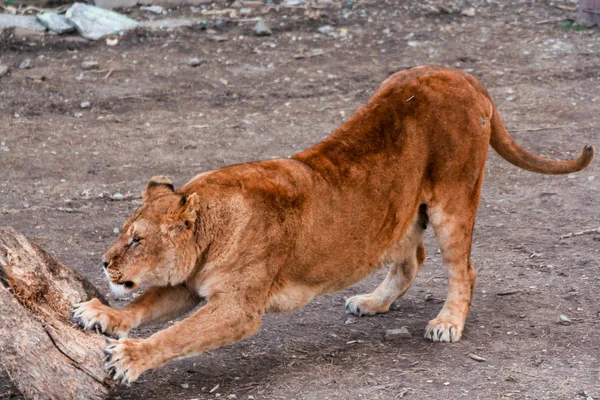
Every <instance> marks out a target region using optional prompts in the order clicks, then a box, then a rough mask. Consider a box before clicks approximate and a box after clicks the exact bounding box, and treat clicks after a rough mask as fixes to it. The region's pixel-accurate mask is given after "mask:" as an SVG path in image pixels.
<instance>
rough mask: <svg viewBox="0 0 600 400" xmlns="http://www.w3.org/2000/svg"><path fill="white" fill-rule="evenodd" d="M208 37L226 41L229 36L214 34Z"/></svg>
mask: <svg viewBox="0 0 600 400" xmlns="http://www.w3.org/2000/svg"><path fill="white" fill-rule="evenodd" d="M208 39H209V40H212V41H213V42H224V41H226V40H227V39H229V38H228V37H227V36H225V35H214V36H209V37H208Z"/></svg>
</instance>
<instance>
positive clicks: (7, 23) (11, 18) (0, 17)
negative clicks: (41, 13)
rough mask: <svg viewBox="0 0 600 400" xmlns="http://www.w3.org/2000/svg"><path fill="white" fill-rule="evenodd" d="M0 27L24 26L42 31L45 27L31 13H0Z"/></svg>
mask: <svg viewBox="0 0 600 400" xmlns="http://www.w3.org/2000/svg"><path fill="white" fill-rule="evenodd" d="M0 28H25V29H29V30H32V31H38V32H44V31H46V27H45V26H44V25H42V24H40V23H39V21H38V20H37V18H36V17H34V16H33V15H10V14H0Z"/></svg>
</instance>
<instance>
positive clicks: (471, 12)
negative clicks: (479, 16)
mask: <svg viewBox="0 0 600 400" xmlns="http://www.w3.org/2000/svg"><path fill="white" fill-rule="evenodd" d="M460 13H461V14H462V15H465V16H467V17H474V16H475V8H473V7H469V8H465V9H464V10H462V11H461V12H460Z"/></svg>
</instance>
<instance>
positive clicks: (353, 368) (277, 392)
mask: <svg viewBox="0 0 600 400" xmlns="http://www.w3.org/2000/svg"><path fill="white" fill-rule="evenodd" d="M274 3H278V2H274ZM446 3H447V4H448V3H449V2H448V1H446ZM455 3H456V4H459V6H460V7H458V10H459V11H458V12H451V13H447V12H437V11H436V10H433V9H431V8H430V6H431V5H432V4H434V3H433V2H427V1H423V2H417V1H411V2H408V1H403V2H400V1H391V0H388V1H383V0H370V1H347V2H346V1H344V2H343V3H340V2H337V4H336V5H335V6H334V7H332V8H329V9H324V10H321V16H320V18H319V19H311V18H308V17H307V16H306V15H305V13H304V9H303V8H285V7H280V8H279V9H275V8H274V9H272V10H271V11H269V12H268V13H266V14H265V15H263V17H264V18H265V20H266V22H267V24H268V25H269V26H270V27H271V29H272V30H273V35H272V36H265V37H256V36H254V35H253V34H252V26H253V23H251V22H239V21H237V20H231V19H229V18H228V17H227V18H223V19H222V20H218V19H216V18H214V17H206V23H200V24H197V25H194V26H193V27H188V28H183V29H179V30H175V31H173V32H165V31H159V32H142V31H140V32H134V33H130V34H127V35H125V36H124V37H122V38H120V40H119V43H118V44H117V45H116V46H114V47H111V46H107V45H106V43H105V42H104V41H99V42H97V43H88V42H85V41H82V40H79V39H77V38H75V37H48V36H47V37H44V38H25V39H23V38H21V37H14V35H12V36H11V32H10V31H4V32H2V33H0V63H1V64H5V65H8V66H10V67H11V72H10V73H9V74H8V75H7V76H4V77H1V78H0V142H1V143H0V177H1V179H0V226H11V227H13V228H15V229H16V230H18V231H20V232H23V233H25V234H26V235H28V236H29V237H30V238H31V239H33V240H35V241H36V242H38V243H39V244H40V245H41V246H42V247H44V248H46V249H47V250H49V251H50V252H51V253H52V254H53V255H54V256H55V257H57V258H58V259H60V260H61V261H63V262H64V263H65V264H67V265H70V266H72V267H74V268H76V269H77V270H78V271H80V272H81V273H83V274H84V275H85V276H87V277H88V278H89V279H90V280H91V281H92V282H93V283H94V284H95V285H97V286H98V287H99V288H101V290H102V291H103V292H104V293H105V294H106V295H107V296H108V298H109V299H111V301H112V302H113V304H115V305H117V306H122V305H124V304H126V301H127V299H116V298H114V296H111V294H110V293H109V292H108V288H107V285H106V283H105V282H104V280H103V277H102V274H101V268H100V266H99V261H100V257H101V254H102V253H103V251H104V250H105V249H107V248H108V246H109V245H110V244H111V243H112V242H113V241H114V240H115V238H116V233H115V232H116V230H118V228H119V227H120V226H121V224H122V223H123V222H124V220H125V218H126V217H127V216H128V215H129V214H130V213H131V212H132V211H133V210H134V209H135V208H136V207H137V206H138V205H139V204H140V199H139V194H140V193H141V191H142V189H143V187H144V185H145V182H146V181H147V180H148V179H149V178H150V177H151V176H153V175H168V176H170V177H171V178H172V179H173V181H174V182H175V183H176V186H180V185H182V184H184V183H185V182H186V181H187V180H188V179H191V178H192V177H193V176H194V175H196V174H198V173H200V172H202V171H206V170H211V169H215V168H220V167H223V166H225V165H229V164H233V163H239V162H244V161H250V160H260V159H269V158H276V157H287V156H289V155H291V154H294V153H296V152H298V151H300V150H301V149H304V148H306V147H308V146H310V145H312V144H314V143H316V142H317V141H319V140H321V139H322V138H323V137H324V136H326V135H327V134H328V133H329V132H331V131H332V130H333V129H334V128H335V127H336V126H337V125H339V124H340V123H341V122H342V121H343V120H344V119H345V118H347V117H348V116H350V115H351V114H352V113H353V112H354V110H356V109H357V108H358V107H359V106H360V105H362V104H363V103H365V101H366V100H367V99H368V97H369V96H370V95H371V94H372V93H373V92H374V90H375V89H376V88H377V86H378V84H379V83H380V82H381V81H383V80H384V79H385V78H386V77H387V76H389V75H390V74H391V73H393V72H395V71H398V70H401V69H404V68H407V67H409V66H416V65H421V64H438V65H444V66H452V67H456V68H461V69H464V70H466V71H468V72H471V73H472V74H474V75H475V76H476V77H478V78H479V79H480V80H481V81H482V82H483V83H484V84H485V85H486V86H487V87H488V88H489V90H490V93H491V94H492V97H493V98H494V99H495V102H496V104H497V105H498V107H499V110H500V112H501V115H502V117H503V119H504V121H505V124H506V125H507V127H509V128H510V131H511V132H512V135H513V136H514V137H515V138H516V140H518V141H519V143H521V144H522V145H524V146H525V147H526V148H527V149H529V150H531V151H533V152H535V153H538V154H542V155H545V156H549V157H553V158H571V157H574V156H576V155H578V154H579V151H580V149H581V147H582V146H583V145H584V144H586V143H590V144H594V145H596V149H600V109H599V106H600V92H599V90H598V89H599V88H600V34H599V32H600V30H599V29H598V28H596V29H591V30H582V31H579V30H577V29H573V28H576V27H572V26H570V25H569V24H568V23H561V22H559V21H561V20H564V19H568V18H573V17H574V16H575V13H574V12H572V11H569V7H573V6H574V4H573V2H560V1H558V0H557V1H554V2H549V1H475V2H471V5H474V6H475V9H476V14H475V16H472V17H469V16H465V15H462V14H461V13H460V8H461V7H465V6H468V4H466V3H458V2H455ZM452 4H453V3H451V4H450V5H452ZM220 7H223V6H220ZM194 11H197V10H194V9H191V8H189V7H186V8H180V9H175V10H171V11H170V12H169V15H168V17H177V16H185V17H189V16H194V15H197V16H198V17H199V18H201V14H200V12H199V11H197V12H196V13H194ZM449 11H452V9H450V10H449ZM254 13H255V14H256V13H257V11H254ZM133 15H134V16H135V17H137V18H140V19H145V18H148V15H147V14H144V13H141V12H140V11H137V10H136V11H135V12H133ZM153 18H154V17H153ZM326 25H329V26H331V27H332V28H331V30H330V31H329V32H327V29H328V28H325V29H322V30H323V31H324V33H320V31H319V28H320V27H323V26H326ZM17 36H18V35H17ZM219 36H226V37H227V40H226V41H218V40H215V39H219V38H218V37H219ZM215 37H216V38H215ZM315 50H322V54H321V55H315V54H319V52H318V51H315ZM298 54H304V55H315V56H314V57H309V58H306V57H305V58H294V55H298ZM191 57H198V58H200V61H201V63H200V65H198V66H196V67H192V66H190V65H188V64H187V61H188V60H189V59H190V58H191ZM26 58H29V59H31V63H32V66H33V67H32V68H31V69H26V70H20V69H19V68H18V65H19V64H20V63H21V62H22V61H23V60H24V59H26ZM84 60H94V61H97V62H98V63H99V66H100V70H99V71H98V70H96V71H84V70H83V69H82V68H81V63H82V62H83V61H84ZM110 71H112V72H110ZM109 72H110V73H109ZM86 101H89V102H90V103H91V108H86V109H81V107H80V103H81V102H86ZM79 113H80V114H79ZM486 175H487V176H486V182H485V184H484V190H483V197H482V200H481V204H480V208H479V215H478V220H477V223H476V230H475V239H474V245H473V259H474V264H475V266H476V269H477V271H478V281H477V287H476V290H475V297H474V300H473V306H472V309H471V312H470V315H469V318H468V320H467V325H466V331H465V333H464V336H463V338H462V340H461V341H460V342H459V343H456V344H441V343H432V342H429V341H427V340H425V339H423V338H422V334H423V332H424V328H425V325H426V323H427V321H428V320H429V319H431V318H433V317H434V316H435V315H436V313H437V312H438V310H439V309H440V308H441V302H442V301H443V300H442V299H444V298H445V295H446V290H447V279H446V273H445V271H444V268H443V266H442V265H441V260H440V255H439V254H438V252H437V247H436V245H435V241H434V239H433V237H432V236H431V232H429V237H428V239H427V251H428V259H427V261H426V263H425V266H424V268H423V270H422V272H421V274H420V276H419V277H418V279H417V281H416V282H415V284H414V285H413V287H412V288H411V289H410V290H409V292H408V293H407V294H406V296H405V297H404V298H402V299H400V300H398V301H397V302H396V303H395V304H394V306H393V307H392V311H390V312H389V313H388V314H385V315H378V316H375V317H363V318H350V319H348V318H347V316H346V315H345V314H344V297H345V296H350V295H353V294H358V293H364V292H368V291H371V290H372V289H373V288H374V287H375V286H376V285H377V284H378V283H379V282H380V281H381V280H382V279H383V277H384V275H385V271H379V272H377V273H375V274H374V275H373V276H371V277H370V278H368V279H366V280H365V281H363V282H362V283H360V284H358V285H356V286H354V287H352V288H349V289H347V290H345V291H342V292H338V293H333V294H330V295H327V296H323V297H321V298H318V299H316V300H315V301H313V302H312V303H311V304H309V305H307V306H306V307H304V308H303V309H301V310H298V311H296V312H292V313H288V314H270V315H267V316H266V317H265V319H264V324H263V327H262V328H261V330H260V332H259V333H258V334H257V335H255V336H253V337H252V338H249V339H247V340H244V341H242V342H239V343H236V344H233V345H230V346H227V347H224V348H221V349H218V350H215V351H210V352H206V353H204V354H202V355H200V356H198V357H195V358H191V359H187V360H182V361H175V362H171V363H170V364H168V365H167V366H165V367H162V368H159V369H157V370H154V371H151V372H148V373H146V374H144V375H143V376H142V377H141V379H140V380H139V381H137V382H136V383H134V384H133V385H131V386H130V387H121V388H119V389H118V390H117V391H116V392H115V393H114V394H113V395H112V398H113V399H212V398H218V397H220V398H228V399H229V398H231V399H234V398H237V399H252V398H253V399H358V398H363V399H396V398H410V399H454V398H466V399H499V398H511V399H512V398H514V399H578V398H582V399H583V398H586V397H587V398H588V399H589V398H593V399H599V398H600V334H599V333H598V332H599V331H600V303H599V299H600V273H599V271H600V253H599V250H600V235H599V234H586V235H582V236H576V237H571V238H567V239H560V236H561V235H565V234H568V233H569V232H577V231H582V230H585V229H593V228H598V227H599V226H600V206H599V201H598V199H599V198H600V161H598V160H596V162H595V163H593V165H592V166H591V167H590V168H588V169H587V170H585V171H583V172H580V173H577V174H573V175H569V176H542V175H536V174H532V173H528V172H525V171H521V170H519V169H517V168H515V167H513V166H511V165H509V164H508V163H507V162H506V161H504V160H503V159H501V158H500V157H499V156H498V155H497V154H496V153H494V152H493V150H490V155H489V159H488V163H487V167H486ZM560 314H564V315H566V316H568V317H569V318H570V319H571V320H572V324H571V325H568V326H563V325H560V324H559V323H558V318H559V315H560ZM401 326H406V327H407V328H408V330H409V331H410V332H411V333H412V335H413V336H412V338H408V339H402V340H399V341H385V340H384V334H385V331H386V329H392V328H399V327H401ZM155 329H157V328H152V329H140V330H137V331H136V332H135V335H136V336H142V337H143V336H148V335H150V334H151V333H152V332H153V331H154V330H155ZM469 354H475V355H478V356H480V357H483V358H485V361H482V362H478V361H475V360H473V359H472V358H471V357H470V356H469ZM0 382H1V383H0V399H5V398H20V395H19V394H18V393H17V392H16V389H15V388H14V387H12V386H11V385H10V383H9V380H8V377H7V376H6V375H5V374H4V373H0Z"/></svg>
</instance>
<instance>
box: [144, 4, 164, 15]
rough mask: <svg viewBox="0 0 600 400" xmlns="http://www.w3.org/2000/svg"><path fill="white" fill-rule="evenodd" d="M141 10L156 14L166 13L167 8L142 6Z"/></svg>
mask: <svg viewBox="0 0 600 400" xmlns="http://www.w3.org/2000/svg"><path fill="white" fill-rule="evenodd" d="M140 10H143V11H149V12H151V13H154V14H159V15H160V14H166V12H165V9H164V8H162V7H161V6H141V7H140Z"/></svg>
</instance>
